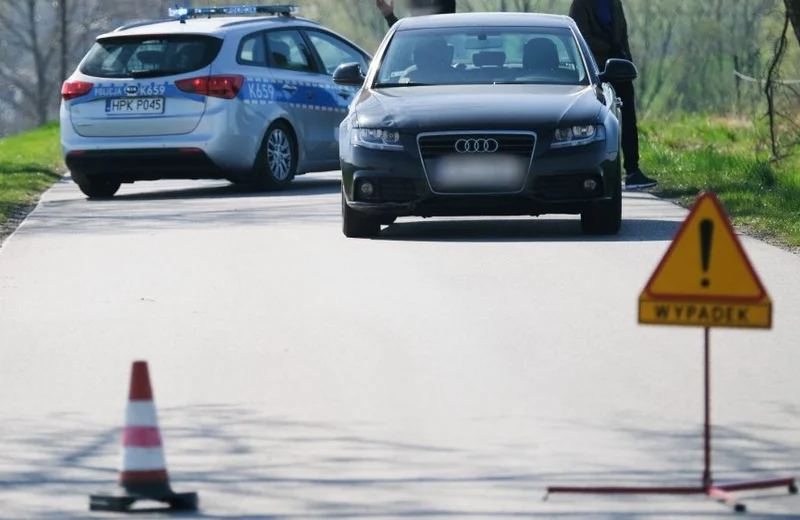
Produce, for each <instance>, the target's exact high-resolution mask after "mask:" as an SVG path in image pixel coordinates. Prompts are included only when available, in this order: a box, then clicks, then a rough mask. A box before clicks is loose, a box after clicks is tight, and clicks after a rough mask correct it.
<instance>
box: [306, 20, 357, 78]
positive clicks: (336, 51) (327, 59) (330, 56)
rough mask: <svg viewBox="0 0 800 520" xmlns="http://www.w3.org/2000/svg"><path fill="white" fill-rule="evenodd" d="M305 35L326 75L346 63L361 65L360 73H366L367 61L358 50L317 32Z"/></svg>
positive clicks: (309, 32)
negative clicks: (320, 60) (317, 55)
mask: <svg viewBox="0 0 800 520" xmlns="http://www.w3.org/2000/svg"><path fill="white" fill-rule="evenodd" d="M307 34H308V39H309V40H311V44H312V45H313V46H314V48H315V49H316V51H317V53H318V54H319V57H320V59H322V64H323V66H324V67H325V71H326V72H327V73H328V74H333V72H334V71H335V70H336V67H338V66H339V65H341V64H342V63H348V62H355V63H359V64H361V72H363V73H366V71H367V61H366V60H365V59H364V56H363V55H362V54H361V53H360V52H358V50H356V49H354V48H353V47H351V46H350V45H348V44H347V43H345V42H343V41H341V40H339V39H338V38H335V37H333V36H330V35H328V34H325V33H322V32H319V31H308V32H307Z"/></svg>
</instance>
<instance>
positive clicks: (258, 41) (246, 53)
mask: <svg viewBox="0 0 800 520" xmlns="http://www.w3.org/2000/svg"><path fill="white" fill-rule="evenodd" d="M238 60H239V63H242V64H244V65H255V66H262V67H265V66H266V65H267V53H266V48H265V46H264V35H263V33H260V34H253V35H250V36H245V37H244V38H242V44H241V46H240V47H239V56H238Z"/></svg>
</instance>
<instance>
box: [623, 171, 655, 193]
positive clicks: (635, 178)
mask: <svg viewBox="0 0 800 520" xmlns="http://www.w3.org/2000/svg"><path fill="white" fill-rule="evenodd" d="M656 184H658V181H656V180H654V179H651V178H650V177H648V176H647V175H645V174H644V173H642V171H641V170H635V171H633V172H632V173H629V174H628V175H626V176H625V189H626V190H643V189H645V188H652V187H653V186H655V185H656Z"/></svg>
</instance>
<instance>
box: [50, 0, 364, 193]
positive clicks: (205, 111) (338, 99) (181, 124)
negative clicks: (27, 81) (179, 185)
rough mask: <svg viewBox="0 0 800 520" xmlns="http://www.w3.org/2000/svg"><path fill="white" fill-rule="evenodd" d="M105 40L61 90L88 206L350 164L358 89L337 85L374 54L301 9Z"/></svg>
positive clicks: (172, 16)
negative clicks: (125, 190)
mask: <svg viewBox="0 0 800 520" xmlns="http://www.w3.org/2000/svg"><path fill="white" fill-rule="evenodd" d="M168 15H169V18H166V19H162V20H156V21H148V22H140V23H134V24H130V25H126V26H122V27H119V28H118V29H116V30H114V31H112V32H110V33H106V34H103V35H101V36H99V37H98V38H97V40H96V42H95V43H94V45H93V46H92V48H91V49H90V50H89V52H88V53H87V54H86V56H85V57H84V58H83V60H82V61H81V62H80V64H79V65H78V67H77V69H76V71H75V72H74V73H73V74H72V75H71V76H70V77H69V78H68V79H67V80H66V81H65V82H64V84H63V86H62V90H61V97H62V101H61V111H60V119H61V145H62V149H63V154H64V161H65V163H66V165H67V167H68V168H69V170H70V172H71V175H72V179H73V181H74V182H75V183H76V184H77V185H78V186H79V187H80V189H81V191H82V192H83V193H84V194H85V195H87V196H88V197H89V198H95V197H112V196H113V195H114V194H116V192H117V191H118V190H119V188H120V185H121V184H122V183H132V182H137V181H147V180H159V179H227V180H229V181H231V182H234V183H245V184H249V185H252V186H253V187H255V188H258V189H281V188H284V187H286V186H287V185H288V184H289V183H291V181H292V179H293V178H294V177H295V176H296V175H301V174H304V173H309V172H319V171H328V170H335V169H338V168H339V124H340V123H341V121H342V119H343V118H344V117H345V116H346V114H347V109H348V105H349V104H350V102H351V101H352V100H353V97H354V95H355V93H356V91H357V90H358V89H357V88H356V87H351V86H340V85H336V84H334V82H333V79H332V74H333V72H334V71H335V70H336V68H337V66H338V65H339V64H341V63H346V62H356V63H359V64H361V66H362V70H364V71H366V70H367V67H368V65H369V62H370V60H371V59H372V56H371V55H370V54H369V53H367V52H366V51H364V50H363V49H361V48H360V47H358V46H357V45H355V44H354V43H353V42H351V41H349V40H348V39H346V38H345V37H343V36H342V35H340V34H338V33H336V32H334V31H332V30H330V29H327V28H325V27H323V26H322V25H320V24H319V23H316V22H314V21H311V20H307V19H303V18H299V17H297V6H295V5H267V6H233V7H199V8H175V9H170V10H169V13H168Z"/></svg>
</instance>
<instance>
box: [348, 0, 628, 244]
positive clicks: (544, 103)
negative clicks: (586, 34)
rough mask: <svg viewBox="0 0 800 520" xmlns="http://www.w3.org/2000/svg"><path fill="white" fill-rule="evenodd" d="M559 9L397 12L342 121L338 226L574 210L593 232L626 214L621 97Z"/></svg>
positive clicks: (351, 228) (354, 76) (366, 230)
mask: <svg viewBox="0 0 800 520" xmlns="http://www.w3.org/2000/svg"><path fill="white" fill-rule="evenodd" d="M636 76H637V70H636V67H635V66H634V64H633V63H631V62H629V61H625V60H609V61H608V62H607V63H605V64H604V70H603V71H602V72H600V71H599V69H598V66H597V64H596V63H595V62H594V59H593V58H592V55H591V52H590V51H589V48H588V46H587V45H586V42H585V41H584V39H583V37H582V36H581V34H580V31H579V30H578V28H577V26H576V25H575V22H574V21H573V20H572V19H571V18H569V17H565V16H556V15H544V14H527V13H499V12H495V13H463V14H447V15H435V16H420V17H412V18H405V19H402V20H400V21H399V22H398V23H396V24H395V25H394V26H393V27H392V29H391V30H390V31H389V32H388V33H387V35H386V37H385V38H384V40H383V42H382V43H381V45H380V47H379V49H378V52H377V54H376V55H375V57H374V59H373V61H372V63H371V65H370V67H369V69H368V70H367V71H362V70H361V68H360V66H359V65H358V64H355V63H352V64H347V63H345V64H342V65H340V66H339V67H338V69H337V70H336V72H335V73H334V81H335V82H336V83H337V84H339V85H350V86H358V87H359V91H358V92H357V94H356V95H355V97H354V99H353V102H352V103H351V104H350V107H349V112H348V115H347V117H346V118H345V119H344V120H343V121H342V124H341V125H340V131H339V156H340V162H341V169H342V220H343V223H342V230H343V232H344V234H345V235H346V236H348V237H370V236H375V235H377V234H379V233H380V231H381V226H382V225H389V224H392V223H393V222H394V221H395V220H396V219H397V218H398V217H404V216H418V217H442V216H518V215H530V216H538V215H543V214H556V213H560V214H576V215H577V214H580V216H581V228H582V230H583V231H584V232H585V233H588V234H615V233H617V232H618V231H619V229H620V224H621V218H622V179H621V171H622V168H621V157H620V155H621V150H620V146H621V143H620V121H619V100H618V98H617V96H616V94H615V92H614V89H613V88H612V86H611V84H610V82H611V81H615V82H616V81H630V80H633V79H634V78H636Z"/></svg>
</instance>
